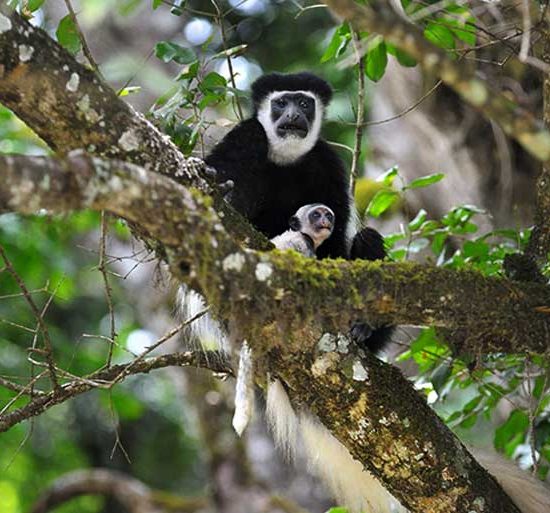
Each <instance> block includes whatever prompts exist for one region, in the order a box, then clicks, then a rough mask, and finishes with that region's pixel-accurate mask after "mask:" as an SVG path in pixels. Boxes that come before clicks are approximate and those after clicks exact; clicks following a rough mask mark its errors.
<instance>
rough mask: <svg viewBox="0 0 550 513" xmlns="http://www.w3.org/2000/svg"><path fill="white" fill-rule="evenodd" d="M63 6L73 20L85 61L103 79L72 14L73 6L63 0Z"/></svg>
mask: <svg viewBox="0 0 550 513" xmlns="http://www.w3.org/2000/svg"><path fill="white" fill-rule="evenodd" d="M65 5H66V6H67V9H68V10H69V14H70V16H71V19H72V20H73V23H74V26H75V27H76V30H77V32H78V37H79V39H80V42H81V43H82V51H83V52H84V55H85V56H86V59H88V62H89V63H90V66H91V67H92V69H93V70H94V71H95V72H96V73H97V74H98V75H99V76H100V77H101V78H102V79H103V75H102V74H101V71H100V69H99V66H98V65H97V62H96V61H95V59H94V56H93V55H92V52H91V51H90V47H89V46H88V43H87V42H86V38H85V37H84V33H83V32H82V29H81V28H80V24H79V23H78V19H77V17H76V13H75V12H74V9H73V6H72V5H71V1H70V0H65Z"/></svg>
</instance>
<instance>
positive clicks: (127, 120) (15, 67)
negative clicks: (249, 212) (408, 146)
mask: <svg viewBox="0 0 550 513" xmlns="http://www.w3.org/2000/svg"><path fill="white" fill-rule="evenodd" d="M0 17H1V18H0V102H1V103H3V104H4V105H5V106H6V107H8V108H10V109H11V110H13V111H14V112H15V113H16V114H17V115H18V116H19V117H20V118H21V119H22V120H23V121H24V122H25V123H26V124H27V125H28V126H29V127H30V128H31V129H32V130H33V131H34V132H36V133H37V134H38V135H39V136H40V137H41V138H42V139H44V141H46V142H47V143H48V145H49V146H50V147H51V148H52V149H53V150H55V151H56V152H57V153H58V154H60V155H65V154H67V153H69V152H70V151H72V150H75V149H82V150H84V151H86V152H87V153H88V154H90V155H96V156H100V157H104V158H110V159H117V160H120V161H125V162H131V163H133V164H137V165H139V166H141V167H143V168H145V169H147V170H148V171H154V172H155V173H159V174H162V175H166V176H169V177H171V178H173V179H174V180H176V181H178V182H179V183H182V184H184V185H186V186H190V187H196V188H198V189H200V190H202V191H204V192H207V193H210V194H212V191H211V189H210V187H209V186H208V184H207V183H206V182H205V180H204V179H203V178H202V177H201V176H200V174H199V171H200V168H201V167H202V164H201V163H200V161H199V160H198V159H194V160H192V161H191V160H188V159H185V157H184V156H183V154H182V153H181V152H180V151H179V149H178V148H177V147H176V146H175V145H174V144H173V143H172V142H171V141H170V139H169V138H168V137H167V136H166V135H164V134H162V133H161V132H159V130H157V129H156V128H155V126H154V125H152V124H151V123H150V122H149V121H147V120H146V119H145V118H144V117H143V116H142V115H141V114H139V113H137V112H136V111H135V110H134V109H133V108H132V107H131V106H130V105H128V104H127V103H125V102H124V101H123V100H122V99H121V98H119V97H118V96H117V95H116V93H115V92H114V91H113V90H112V89H111V87H110V86H109V85H107V84H105V83H103V82H102V81H101V79H100V78H99V77H98V76H97V75H96V74H95V73H94V72H93V71H91V70H90V69H88V68H86V67H84V66H83V65H81V64H79V63H78V62H77V61H76V60H75V59H74V58H73V56H72V55H70V54H69V53H68V52H67V51H66V50H65V49H64V48H62V47H61V46H60V45H59V44H58V43H57V42H55V41H54V40H53V39H51V38H50V37H49V36H48V35H47V34H46V32H44V31H43V30H41V29H39V28H36V27H33V26H32V25H31V24H30V23H29V22H28V21H27V20H25V19H24V18H22V17H21V16H20V15H19V14H18V13H17V12H15V11H13V10H12V9H10V8H9V7H7V6H5V5H3V4H2V5H0ZM213 197H214V204H215V205H216V208H217V209H218V210H220V211H221V212H223V213H224V215H223V216H222V219H223V222H224V224H225V225H226V226H227V227H230V229H231V233H232V234H233V236H234V237H235V239H236V240H239V241H245V242H246V244H247V245H248V246H249V247H254V248H258V249H267V248H268V247H269V243H268V242H267V240H266V239H265V237H263V236H262V235H261V234H259V233H258V232H257V231H256V230H253V229H252V227H251V226H250V224H249V223H248V222H247V221H246V220H245V219H244V218H243V217H242V216H241V215H239V214H238V213H237V212H236V211H235V210H234V209H232V208H231V207H230V206H229V205H228V204H227V203H226V202H224V201H223V200H222V199H221V198H220V197H218V196H216V195H215V194H214V195H213Z"/></svg>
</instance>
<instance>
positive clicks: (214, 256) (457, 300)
mask: <svg viewBox="0 0 550 513" xmlns="http://www.w3.org/2000/svg"><path fill="white" fill-rule="evenodd" d="M0 179H1V183H3V185H4V188H3V189H2V190H0V208H4V209H9V210H15V211H19V212H24V213H32V212H35V211H36V210H38V209H42V208H45V209H47V210H49V211H50V212H65V211H67V210H74V209H78V208H93V209H96V210H107V211H109V212H112V213H113V214H115V215H118V216H121V217H124V218H126V219H128V220H130V221H132V222H134V223H137V224H139V225H140V226H141V227H142V228H144V229H145V230H146V231H147V232H148V234H149V235H150V236H151V237H154V238H156V239H157V240H159V241H160V242H161V243H162V244H163V245H164V247H165V249H166V257H167V261H168V264H169V265H170V269H171V271H172V273H173V274H174V276H176V277H177V278H179V279H181V280H187V281H189V282H190V283H192V284H194V285H195V286H197V288H199V289H200V290H201V291H202V292H203V293H204V294H205V295H206V297H207V299H208V300H209V303H210V304H211V305H212V306H213V307H214V308H217V309H218V310H219V311H220V312H221V313H222V315H223V316H224V317H227V318H230V319H231V320H233V321H235V324H236V325H237V326H238V327H239V329H240V330H241V332H242V333H243V334H244V336H245V338H246V339H247V340H249V341H250V343H251V345H253V347H254V351H255V354H257V357H258V363H259V365H258V369H259V370H258V372H259V373H260V374H261V376H263V377H265V376H266V375H267V371H269V372H270V374H271V375H275V376H276V375H279V376H281V377H282V378H283V380H284V381H285V382H287V383H288V384H289V386H290V395H291V396H292V398H293V399H294V401H295V402H297V403H299V402H300V401H303V402H305V403H306V404H307V405H308V407H310V408H311V409H312V410H313V411H314V412H315V413H317V415H318V416H319V418H320V419H321V421H322V422H323V423H324V424H325V425H326V426H327V427H328V428H329V429H331V430H332V431H333V432H334V434H335V435H336V436H337V437H338V438H339V439H340V440H341V441H342V442H343V443H344V445H345V446H346V447H348V448H349V450H350V451H351V452H352V454H353V455H354V456H355V457H357V458H358V459H360V461H362V462H363V464H364V465H365V466H366V468H368V469H369V470H370V471H372V472H373V473H374V474H375V475H376V476H378V477H379V478H380V479H381V481H382V482H383V483H384V484H385V485H386V486H387V487H388V488H389V490H390V491H391V492H392V493H393V494H394V495H395V496H396V497H397V498H399V499H400V500H401V501H402V502H403V503H404V504H406V505H407V507H409V508H410V509H411V511H412V512H414V513H416V512H422V511H426V510H429V511H434V512H443V511H449V510H454V511H457V512H459V513H462V512H467V511H480V510H479V508H478V506H479V503H478V502H476V501H477V500H478V498H479V497H480V496H482V497H484V500H485V501H486V502H485V503H484V504H486V505H488V509H487V510H491V511H500V512H502V513H517V509H516V508H515V507H514V506H513V504H512V503H511V502H510V501H509V500H508V499H507V498H506V496H505V495H504V494H502V492H501V491H500V490H499V488H498V487H497V486H496V484H495V483H494V481H493V480H492V479H491V478H490V477H488V476H487V475H486V474H485V473H484V472H483V470H481V469H480V467H479V466H478V465H477V463H475V460H473V459H472V458H471V456H470V455H469V454H468V453H467V451H466V450H465V449H463V448H462V446H461V445H460V444H459V442H458V441H456V440H455V439H454V438H453V437H452V435H451V434H450V432H449V431H448V430H447V429H446V428H445V426H444V425H443V424H442V423H441V421H439V419H438V418H437V417H436V415H435V413H433V412H432V411H431V410H430V409H429V408H428V406H427V405H426V404H425V401H424V400H423V398H422V397H420V396H419V395H418V394H417V393H416V392H415V391H414V390H413V388H412V387H411V385H410V384H408V383H407V382H406V380H405V379H404V378H403V377H400V375H399V372H398V371H397V370H396V369H394V368H393V367H391V366H389V365H387V364H383V363H382V362H380V361H378V360H377V359H375V358H374V357H372V356H369V355H367V358H366V359H365V360H364V361H361V358H360V355H359V354H357V353H354V352H353V348H352V347H351V346H350V347H348V348H346V350H345V351H344V353H338V351H336V350H333V351H329V352H323V351H326V349H324V350H323V351H321V350H320V349H319V347H318V345H317V342H318V340H319V338H320V336H321V334H322V332H323V331H329V332H330V331H332V332H334V331H344V332H345V331H347V329H348V328H349V325H350V323H351V321H352V320H354V319H356V318H364V317H366V318H367V320H368V321H369V322H370V323H371V324H372V325H373V326H377V325H379V324H381V323H399V324H411V323H412V324H431V325H435V326H444V327H448V328H452V327H461V328H462V329H463V330H462V332H464V331H466V332H467V333H468V335H467V336H466V337H465V338H466V341H467V342H466V345H467V344H468V343H470V344H471V347H476V348H477V350H478V352H479V348H480V347H482V348H483V349H484V350H490V351H494V350H495V349H497V348H498V349H500V350H510V351H520V350H522V349H526V348H527V347H529V348H531V350H535V351H537V350H539V351H544V349H546V348H547V347H548V336H547V330H548V321H547V313H545V312H546V311H547V308H539V307H540V306H544V305H547V304H549V303H550V295H549V292H548V288H547V287H546V286H544V285H540V284H534V283H525V284H524V283H515V282H513V281H509V280H506V279H502V278H484V277H482V276H481V275H479V274H478V273H475V272H468V271H461V272H457V271H453V270H448V269H442V268H436V267H425V266H420V265H416V264H408V263H406V264H393V263H381V262H366V261H355V262H349V261H343V262H342V261H330V260H325V261H319V262H318V261H315V262H314V263H315V265H311V264H312V261H311V259H306V258H303V257H301V256H299V255H296V254H293V253H291V252H271V253H268V254H262V253H258V252H254V251H250V250H248V251H245V250H242V249H241V248H240V247H239V246H238V245H237V244H235V242H234V241H233V239H232V238H231V237H230V236H229V234H228V233H227V232H226V231H225V230H224V228H223V226H222V224H221V223H220V221H219V218H218V216H217V214H216V212H215V211H214V210H213V209H212V207H210V206H209V201H208V198H207V197H205V196H204V195H202V194H201V193H200V192H198V191H196V190H194V191H192V190H190V189H187V188H185V187H183V186H182V185H178V184H176V183H175V182H173V181H172V180H170V179H168V178H166V177H163V176H161V175H158V174H155V173H151V172H147V171H145V170H144V169H143V168H140V167H137V166H135V165H133V164H128V163H121V162H116V161H115V162H109V161H105V160H101V159H98V158H91V157H87V156H85V155H82V154H79V155H71V156H69V157H67V158H66V159H63V160H60V159H54V158H45V157H23V156H8V157H1V158H0ZM434 283H438V284H439V285H438V287H437V289H436V288H435V287H434V286H433V284H434ZM283 334H284V335H283ZM283 337H284V342H285V343H284V345H281V341H282V340H283ZM268 351H269V354H267V355H266V352H268ZM321 353H323V354H321ZM195 358H196V356H190V355H189V354H186V353H183V354H176V355H165V356H161V357H158V358H156V359H147V360H142V361H137V362H136V364H135V366H134V365H132V366H126V367H122V368H120V367H118V368H117V367H116V366H113V367H110V368H108V369H106V370H104V371H99V372H97V373H94V374H92V375H91V376H87V377H85V378H79V379H75V380H73V381H71V382H69V383H67V384H63V385H61V387H60V391H56V390H53V391H52V392H49V393H47V394H44V395H40V396H38V397H35V398H33V399H32V400H31V401H30V402H29V403H28V404H27V405H25V406H24V407H22V408H20V409H18V410H15V411H12V412H10V413H7V414H5V415H4V416H3V417H2V418H1V419H0V431H5V430H7V429H9V428H10V427H11V426H13V425H15V424H16V423H18V422H20V421H22V420H24V419H28V418H30V417H32V416H36V415H39V414H40V413H42V412H43V411H45V410H46V409H48V408H50V407H52V406H54V405H55V404H59V403H61V402H63V401H65V400H67V399H68V398H70V397H73V396H75V395H77V394H80V393H83V392H86V391H88V390H90V389H91V388H94V387H98V386H101V385H102V384H104V386H107V387H109V386H111V385H110V383H111V382H113V380H118V379H119V376H120V374H121V373H123V372H131V373H132V374H133V373H136V372H148V371H149V370H151V369H152V368H159V367H164V366H166V365H171V364H172V365H181V364H185V365H187V364H189V362H190V359H191V361H193V363H196V360H195ZM181 359H183V361H182V360H181ZM205 361H206V362H207V364H208V366H209V367H210V366H211V363H212V361H211V360H210V359H207V360H205ZM358 366H360V369H362V371H361V372H360V373H359V375H360V376H361V377H360V379H359V380H358V379H357V378H356V376H355V372H351V373H350V369H356V368H358ZM347 407H349V409H348V408H347ZM343 412H349V415H346V414H344V413H343ZM419 412H420V413H419ZM380 415H382V416H380ZM374 426H376V429H371V428H372V427H374ZM411 426H412V428H411ZM409 428H410V429H409ZM381 441H382V442H383V443H380V442H381ZM451 442H452V443H453V444H454V445H451ZM384 448H385V449H386V450H387V452H386V453H384V454H386V456H384V457H382V456H383V453H381V452H380V451H382V450H383V449H384ZM457 451H458V457H457ZM379 458H382V459H379ZM432 467H433V468H434V469H436V470H437V472H436V471H435V470H434V471H431V470H430V469H432ZM411 476H414V479H413V478H412V477H411ZM472 476H473V477H472ZM476 508H477V509H476Z"/></svg>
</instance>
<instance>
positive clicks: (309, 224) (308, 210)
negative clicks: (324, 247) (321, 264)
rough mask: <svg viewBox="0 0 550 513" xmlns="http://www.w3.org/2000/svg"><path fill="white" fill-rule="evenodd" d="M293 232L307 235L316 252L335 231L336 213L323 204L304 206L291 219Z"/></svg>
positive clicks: (290, 223)
mask: <svg viewBox="0 0 550 513" xmlns="http://www.w3.org/2000/svg"><path fill="white" fill-rule="evenodd" d="M289 225H290V228H291V230H294V231H296V232H300V233H301V234H303V235H307V236H308V237H309V238H310V239H311V240H312V242H313V248H314V250H316V249H317V248H318V247H319V246H320V245H321V244H322V243H323V242H325V240H327V239H328V238H329V237H330V235H331V234H332V230H334V212H333V211H332V210H331V209H330V208H329V207H327V206H326V205H323V204H322V203H313V204H311V205H304V206H303V207H300V208H299V209H298V211H297V212H296V213H295V214H294V215H293V216H292V217H291V218H290V221H289Z"/></svg>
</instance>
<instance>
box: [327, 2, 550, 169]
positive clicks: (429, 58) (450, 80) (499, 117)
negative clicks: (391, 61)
mask: <svg viewBox="0 0 550 513" xmlns="http://www.w3.org/2000/svg"><path fill="white" fill-rule="evenodd" d="M324 3H326V4H327V5H328V7H329V8H330V9H331V11H332V12H333V13H334V14H336V15H337V16H338V17H340V18H343V19H345V20H347V21H349V23H350V24H351V25H352V27H353V28H354V29H355V30H366V31H369V32H373V33H376V34H380V35H382V36H383V37H384V38H385V39H386V40H387V41H389V42H390V43H392V44H394V45H395V46H397V47H398V48H400V49H401V50H403V51H405V52H407V53H408V54H409V55H411V57H414V58H415V59H416V60H417V61H418V62H419V63H420V64H421V65H422V66H423V67H424V68H425V69H427V70H428V71H429V72H430V73H432V74H434V75H436V76H438V77H440V78H441V80H442V81H443V82H444V83H445V84H446V85H448V86H449V87H451V88H452V89H454V91H455V92H457V93H458V94H459V95H460V96H461V97H462V98H463V99H464V100H465V101H466V102H468V103H469V104H470V105H472V106H473V107H474V108H476V109H477V110H478V111H479V112H481V113H482V114H483V115H485V116H486V117H487V118H489V119H492V120H494V121H496V122H497V123H498V124H499V125H500V126H501V127H502V129H503V130H504V132H506V133H507V134H508V135H510V136H511V137H513V138H514V139H516V140H517V141H518V142H519V144H521V145H522V146H523V147H524V148H525V149H526V150H527V151H528V152H529V153H531V154H532V155H533V156H534V157H536V158H537V159H538V160H540V161H543V162H546V161H548V160H550V132H549V131H548V130H547V129H546V128H545V127H544V125H543V124H542V122H541V121H540V120H537V119H536V118H535V116H534V115H533V114H532V113H530V112H528V111H526V110H524V109H522V108H520V107H519V102H518V101H517V100H510V97H509V92H507V96H504V95H503V94H501V93H500V92H498V91H496V90H494V89H493V88H491V86H490V85H489V84H488V83H487V81H485V80H483V79H481V78H480V77H478V76H476V75H475V73H474V72H472V70H471V69H470V68H469V67H468V66H466V65H465V64H464V63H461V62H460V61H456V60H452V59H451V58H449V57H448V56H447V54H446V52H445V51H444V50H442V49H441V48H439V47H437V46H435V45H433V44H432V43H430V42H429V41H428V40H426V39H425V38H424V36H423V34H422V31H421V30H420V29H419V28H418V27H416V26H415V25H413V24H412V23H408V22H407V21H406V20H404V19H403V18H402V17H400V16H398V15H397V14H396V12H395V11H394V10H393V9H392V7H391V2H387V1H385V0H369V2H367V3H357V2H355V1H354V0H324Z"/></svg>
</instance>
